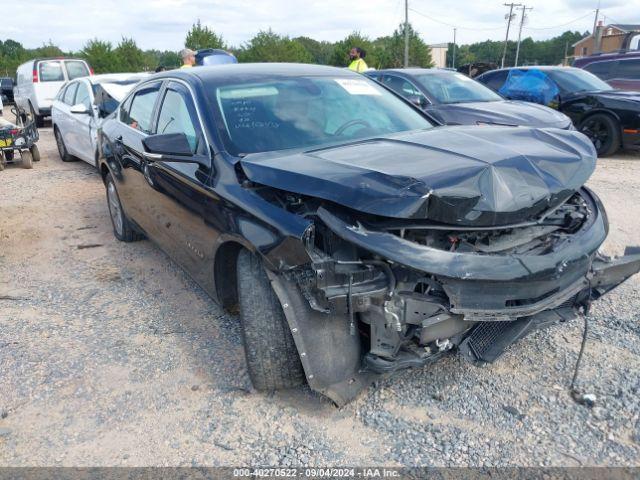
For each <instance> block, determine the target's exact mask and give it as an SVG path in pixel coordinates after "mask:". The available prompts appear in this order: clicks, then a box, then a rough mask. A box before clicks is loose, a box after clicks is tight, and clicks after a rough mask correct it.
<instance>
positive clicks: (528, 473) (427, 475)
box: [0, 467, 640, 480]
mask: <svg viewBox="0 0 640 480" xmlns="http://www.w3.org/2000/svg"><path fill="white" fill-rule="evenodd" d="M234 478H237V479H241V478H304V479H320V478H330V479H334V478H343V479H352V478H389V479H405V478H406V479H434V480H440V479H442V480H457V479H465V480H466V479H472V480H476V479H477V480H484V479H487V480H488V479H491V480H511V479H519V478H524V479H541V480H542V479H544V480H555V479H567V480H600V479H612V480H628V479H634V480H635V479H640V467H633V468H631V467H629V468H626V467H566V468H561V467H549V468H547V467H540V468H536V467H505V468H498V467H496V468H462V467H461V468H394V467H291V468H289V467H192V468H189V467H175V468H171V467H141V468H129V467H101V468H64V467H60V468H49V467H15V468H12V467H0V480H94V479H95V480H192V479H193V480H209V479H234Z"/></svg>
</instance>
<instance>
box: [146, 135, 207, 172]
mask: <svg viewBox="0 0 640 480" xmlns="http://www.w3.org/2000/svg"><path fill="white" fill-rule="evenodd" d="M142 145H143V146H144V150H145V151H144V153H143V155H144V157H145V158H146V159H147V160H149V161H151V162H154V161H166V162H182V163H197V164H200V165H204V166H209V163H208V162H207V161H206V159H205V157H203V156H202V155H194V154H193V152H192V151H191V145H190V144H189V140H188V139H187V136H186V135H185V134H184V133H162V134H159V135H150V136H148V137H146V138H144V139H143V140H142Z"/></svg>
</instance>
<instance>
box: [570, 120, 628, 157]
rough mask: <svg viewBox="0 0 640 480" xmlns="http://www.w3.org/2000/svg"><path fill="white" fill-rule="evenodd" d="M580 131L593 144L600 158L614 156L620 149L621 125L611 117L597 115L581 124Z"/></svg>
mask: <svg viewBox="0 0 640 480" xmlns="http://www.w3.org/2000/svg"><path fill="white" fill-rule="evenodd" d="M580 131H581V132H582V133H584V134H585V135H586V136H587V137H589V140H591V142H593V146H594V147H595V148H596V152H598V156H599V157H607V156H609V155H613V154H614V153H616V152H617V151H618V150H619V149H620V143H621V139H620V125H619V124H618V122H617V121H616V120H615V119H614V118H613V117H611V116H610V115H607V114H604V113H596V114H595V115H591V116H589V117H587V118H586V119H585V120H584V121H583V122H582V123H581V124H580Z"/></svg>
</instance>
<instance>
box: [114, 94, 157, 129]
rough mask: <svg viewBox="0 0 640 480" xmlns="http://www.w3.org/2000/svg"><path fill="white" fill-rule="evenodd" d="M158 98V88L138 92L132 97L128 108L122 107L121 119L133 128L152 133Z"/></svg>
mask: <svg viewBox="0 0 640 480" xmlns="http://www.w3.org/2000/svg"><path fill="white" fill-rule="evenodd" d="M156 98H158V88H157V87H156V88H153V89H144V90H140V91H139V92H137V93H136V94H135V95H134V96H133V98H132V99H131V102H130V104H129V105H128V108H126V107H124V108H123V109H122V114H121V115H120V120H122V121H123V122H124V123H126V124H127V125H129V126H130V127H131V128H135V129H136V130H140V131H141V132H143V133H151V121H152V116H153V106H154V105H155V103H156Z"/></svg>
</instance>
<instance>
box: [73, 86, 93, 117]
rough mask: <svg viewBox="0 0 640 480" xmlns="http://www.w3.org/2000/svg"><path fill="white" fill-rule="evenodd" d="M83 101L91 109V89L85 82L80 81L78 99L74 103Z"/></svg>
mask: <svg viewBox="0 0 640 480" xmlns="http://www.w3.org/2000/svg"><path fill="white" fill-rule="evenodd" d="M78 103H81V104H83V105H84V106H85V107H87V109H89V110H90V109H91V97H90V96H89V89H88V88H87V85H86V84H85V83H84V82H78V92H77V93H76V101H75V103H74V105H76V104H78Z"/></svg>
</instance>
